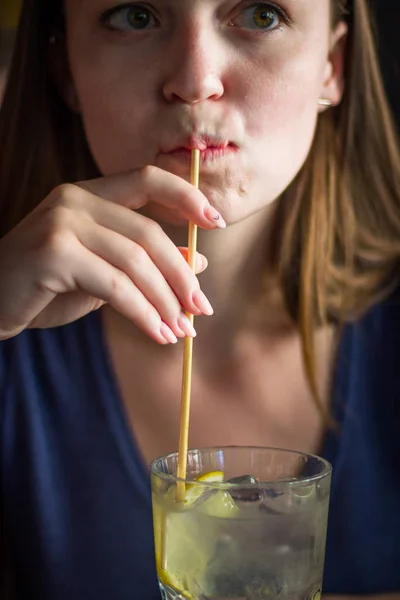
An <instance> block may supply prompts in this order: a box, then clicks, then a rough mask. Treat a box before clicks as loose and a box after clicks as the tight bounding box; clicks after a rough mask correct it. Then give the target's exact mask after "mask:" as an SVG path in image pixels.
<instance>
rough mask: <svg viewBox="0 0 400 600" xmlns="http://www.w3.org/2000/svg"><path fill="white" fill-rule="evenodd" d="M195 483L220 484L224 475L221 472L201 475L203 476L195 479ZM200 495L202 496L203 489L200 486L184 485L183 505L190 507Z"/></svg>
mask: <svg viewBox="0 0 400 600" xmlns="http://www.w3.org/2000/svg"><path fill="white" fill-rule="evenodd" d="M195 481H198V482H201V483H222V482H223V481H224V473H223V472H222V471H211V472H210V473H203V475H199V477H196V480H195ZM202 494H204V488H203V487H202V486H201V485H196V484H195V483H188V484H186V492H185V499H184V505H185V506H191V505H192V504H193V503H194V502H196V500H198V498H200V496H201V495H202Z"/></svg>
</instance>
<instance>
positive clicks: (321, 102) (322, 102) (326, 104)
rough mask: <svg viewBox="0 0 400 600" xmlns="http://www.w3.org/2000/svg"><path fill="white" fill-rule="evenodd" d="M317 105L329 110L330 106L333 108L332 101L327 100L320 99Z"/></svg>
mask: <svg viewBox="0 0 400 600" xmlns="http://www.w3.org/2000/svg"><path fill="white" fill-rule="evenodd" d="M318 104H319V105H320V106H327V107H329V108H330V107H331V106H333V102H332V100H329V98H320V99H319V100H318Z"/></svg>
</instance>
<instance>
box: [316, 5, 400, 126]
mask: <svg viewBox="0 0 400 600" xmlns="http://www.w3.org/2000/svg"><path fill="white" fill-rule="evenodd" d="M316 1H318V0H316ZM371 6H372V9H373V13H374V15H375V22H376V30H377V33H378V47H379V51H380V56H381V64H382V68H383V76H384V79H385V84H386V89H387V92H388V95H389V100H390V103H391V105H392V108H393V111H394V114H395V117H396V119H397V123H398V125H399V128H400V0H371Z"/></svg>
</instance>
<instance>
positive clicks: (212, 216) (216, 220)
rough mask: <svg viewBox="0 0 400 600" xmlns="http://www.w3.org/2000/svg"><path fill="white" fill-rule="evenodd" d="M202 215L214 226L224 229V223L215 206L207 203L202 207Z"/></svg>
mask: <svg viewBox="0 0 400 600" xmlns="http://www.w3.org/2000/svg"><path fill="white" fill-rule="evenodd" d="M204 216H205V217H206V218H207V219H208V220H209V221H210V223H212V224H213V225H214V226H215V227H219V228H220V229H225V227H226V223H225V221H224V219H223V218H222V216H221V215H220V214H219V212H218V211H217V210H215V208H213V207H212V206H210V205H209V204H208V205H207V206H206V207H205V208H204Z"/></svg>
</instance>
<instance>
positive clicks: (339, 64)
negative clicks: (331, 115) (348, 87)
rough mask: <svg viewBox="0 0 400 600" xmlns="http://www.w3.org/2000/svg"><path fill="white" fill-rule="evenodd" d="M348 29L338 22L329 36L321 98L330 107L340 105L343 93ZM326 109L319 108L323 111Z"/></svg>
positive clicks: (342, 22)
mask: <svg viewBox="0 0 400 600" xmlns="http://www.w3.org/2000/svg"><path fill="white" fill-rule="evenodd" d="M347 32H348V27H347V25H346V23H344V21H340V22H339V23H338V25H337V26H336V28H335V29H334V30H333V32H332V35H331V46H330V51H329V55H328V58H327V62H326V67H325V75H324V81H323V85H322V89H321V98H326V99H327V100H328V101H329V102H330V106H337V105H338V104H340V102H341V100H342V97H343V92H344V63H345V55H346V43H347ZM325 109H326V108H324V107H321V108H320V110H321V111H323V110H325Z"/></svg>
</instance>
